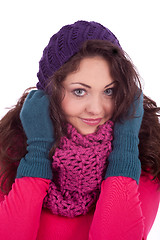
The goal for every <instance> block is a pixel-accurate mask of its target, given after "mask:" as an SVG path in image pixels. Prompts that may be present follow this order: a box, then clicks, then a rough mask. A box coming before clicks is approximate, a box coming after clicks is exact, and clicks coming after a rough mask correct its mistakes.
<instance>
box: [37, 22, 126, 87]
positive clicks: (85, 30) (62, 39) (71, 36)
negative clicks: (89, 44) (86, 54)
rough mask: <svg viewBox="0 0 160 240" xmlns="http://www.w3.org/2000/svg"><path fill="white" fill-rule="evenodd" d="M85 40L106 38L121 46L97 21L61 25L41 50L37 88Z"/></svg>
mask: <svg viewBox="0 0 160 240" xmlns="http://www.w3.org/2000/svg"><path fill="white" fill-rule="evenodd" d="M87 40H107V41H109V42H111V43H113V44H115V45H116V46H118V47H120V48H121V46H120V44H119V41H118V40H117V38H116V36H115V35H114V34H113V33H112V32H111V31H110V30H109V29H108V28H106V27H104V26H103V25H101V24H99V23H97V22H93V21H92V22H87V21H77V22H75V23H74V24H71V25H66V26H63V27H62V28H61V29H60V31H59V32H57V33H56V34H54V35H53V36H52V37H51V39H50V41H49V43H48V45H47V46H46V48H45V49H44V51H43V56H42V58H41V60H40V62H39V72H38V73H37V77H38V79H39V82H38V83H37V88H38V89H42V90H44V89H45V87H46V86H47V80H48V79H49V77H51V76H53V74H54V73H55V72H56V71H57V70H58V69H59V68H60V67H61V66H62V65H63V64H64V63H66V62H67V61H68V60H69V59H70V58H71V57H72V56H73V55H75V54H76V53H77V52H79V50H80V48H81V46H82V44H83V43H84V42H85V41H87Z"/></svg>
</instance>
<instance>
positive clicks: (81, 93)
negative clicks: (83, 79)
mask: <svg viewBox="0 0 160 240" xmlns="http://www.w3.org/2000/svg"><path fill="white" fill-rule="evenodd" d="M73 93H74V94H75V95H76V96H78V97H83V96H84V95H85V94H86V91H85V90H84V89H75V90H73Z"/></svg>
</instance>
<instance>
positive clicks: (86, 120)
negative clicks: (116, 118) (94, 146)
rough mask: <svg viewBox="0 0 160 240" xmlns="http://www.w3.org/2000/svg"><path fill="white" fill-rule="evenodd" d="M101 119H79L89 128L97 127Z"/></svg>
mask: <svg viewBox="0 0 160 240" xmlns="http://www.w3.org/2000/svg"><path fill="white" fill-rule="evenodd" d="M101 119H102V118H97V119H92V118H81V120H82V121H83V122H84V123H86V124H88V125H91V126H95V125H98V124H99V123H100V121H101Z"/></svg>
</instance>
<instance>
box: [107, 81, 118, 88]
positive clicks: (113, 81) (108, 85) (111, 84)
mask: <svg viewBox="0 0 160 240" xmlns="http://www.w3.org/2000/svg"><path fill="white" fill-rule="evenodd" d="M115 82H116V81H113V82H111V83H109V84H108V85H106V86H105V87H104V88H107V87H109V86H111V85H112V84H114V83H115Z"/></svg>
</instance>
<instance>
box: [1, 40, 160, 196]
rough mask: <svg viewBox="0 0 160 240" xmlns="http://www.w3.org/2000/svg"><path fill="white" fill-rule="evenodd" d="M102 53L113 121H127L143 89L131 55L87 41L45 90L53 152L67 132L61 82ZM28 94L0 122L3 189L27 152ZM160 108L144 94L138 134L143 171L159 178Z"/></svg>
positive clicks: (54, 76)
mask: <svg viewBox="0 0 160 240" xmlns="http://www.w3.org/2000/svg"><path fill="white" fill-rule="evenodd" d="M94 56H101V57H103V58H104V59H105V60H106V61H107V62H108V63H109V66H110V73H111V76H112V78H113V79H114V80H115V81H116V89H115V93H114V100H115V111H114V114H113V117H112V120H113V121H119V120H124V119H125V117H126V114H127V111H128V108H129V106H130V105H131V103H132V102H133V100H134V97H135V94H136V92H137V86H138V87H139V88H141V84H140V77H139V75H138V73H137V71H136V68H135V67H134V65H133V64H132V62H131V60H130V59H129V57H128V55H127V54H126V53H125V52H124V51H123V50H122V49H120V48H119V47H116V46H115V45H113V44H112V43H110V42H108V41H102V40H88V41H86V42H85V43H84V44H83V46H82V48H81V49H80V51H79V52H78V53H77V54H76V55H74V56H73V57H72V58H71V59H70V60H69V61H68V62H67V63H65V64H64V65H63V66H62V67H61V68H60V69H59V70H58V71H57V72H56V73H55V74H54V75H53V76H52V77H51V78H50V79H49V81H48V82H49V83H48V85H47V87H46V89H45V91H46V92H47V93H48V94H49V98H50V116H51V119H52V121H53V124H54V129H55V139H56V141H55V144H54V146H53V147H52V148H51V150H50V157H51V156H52V155H53V154H54V150H55V148H56V147H57V146H58V144H59V140H60V138H61V137H62V136H63V135H65V134H66V132H65V131H66V128H65V122H66V121H65V116H64V114H63V111H62V109H61V101H62V99H63V97H64V96H63V86H62V82H63V81H64V80H65V78H66V76H67V75H68V74H69V73H72V72H74V71H76V70H77V69H78V67H79V64H80V61H81V60H82V59H83V58H86V57H94ZM27 94H28V91H26V92H25V93H24V94H23V96H22V97H21V99H20V100H19V101H18V103H17V105H16V106H15V107H14V108H13V109H11V110H10V111H9V112H8V113H7V114H6V115H5V116H4V117H3V118H2V120H1V121H0V178H1V188H2V189H3V190H6V192H8V191H9V190H10V188H11V185H12V183H13V182H14V179H15V176H16V169H17V166H18V164H19V161H20V159H21V158H22V157H23V156H24V155H25V154H26V136H25V134H24V131H23V128H22V125H21V122H20V119H19V113H20V111H21V107H22V105H23V102H24V100H25V98H26V96H27ZM158 113H160V108H158V107H157V105H156V103H155V102H154V101H153V100H151V99H149V98H148V97H146V96H145V95H144V117H143V121H142V126H141V129H140V133H139V139H140V143H139V158H140V160H141V165H142V170H143V171H144V172H148V173H151V174H152V175H153V178H157V179H158V180H160V123H159V119H158Z"/></svg>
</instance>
